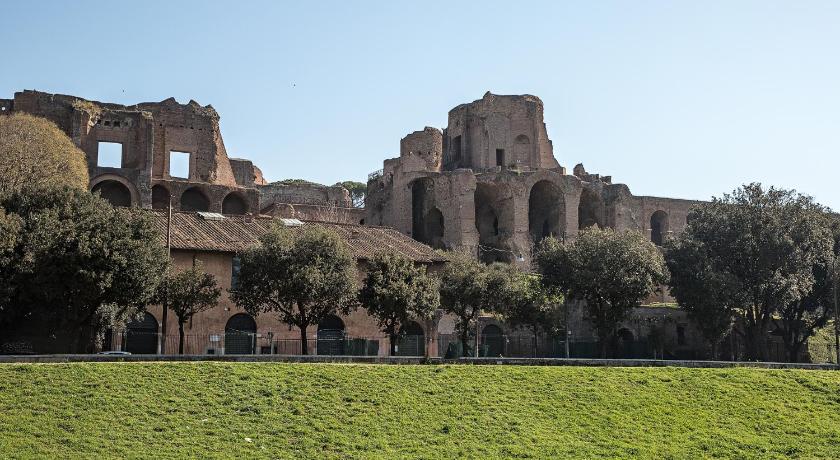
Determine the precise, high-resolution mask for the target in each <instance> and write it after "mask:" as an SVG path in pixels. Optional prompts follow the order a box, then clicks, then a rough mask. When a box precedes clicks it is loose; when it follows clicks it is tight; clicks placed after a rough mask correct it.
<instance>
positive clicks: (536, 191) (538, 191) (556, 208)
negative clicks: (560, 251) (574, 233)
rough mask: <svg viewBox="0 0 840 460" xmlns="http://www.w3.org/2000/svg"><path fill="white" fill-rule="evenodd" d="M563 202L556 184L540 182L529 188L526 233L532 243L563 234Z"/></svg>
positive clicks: (545, 181) (560, 236) (564, 206)
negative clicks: (528, 234) (527, 232)
mask: <svg viewBox="0 0 840 460" xmlns="http://www.w3.org/2000/svg"><path fill="white" fill-rule="evenodd" d="M565 208H566V205H565V200H564V199H563V192H562V190H560V187H559V186H557V184H554V183H552V182H549V181H547V180H541V181H539V182H537V183H536V184H534V186H533V187H531V193H530V195H529V196H528V231H529V233H530V234H531V239H532V240H533V241H534V243H539V242H540V241H541V240H542V239H543V238H547V237H549V236H553V237H555V238H562V237H563V236H564V233H565V222H564V219H565Z"/></svg>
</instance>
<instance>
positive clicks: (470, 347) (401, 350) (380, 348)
mask: <svg viewBox="0 0 840 460" xmlns="http://www.w3.org/2000/svg"><path fill="white" fill-rule="evenodd" d="M160 337H161V335H160V334H159V333H155V332H151V331H137V330H127V331H120V332H115V333H111V334H106V335H105V337H104V340H103V341H102V342H101V343H99V344H98V346H97V347H96V349H97V350H104V351H125V352H130V353H132V354H167V355H175V354H178V348H179V347H178V345H179V340H180V339H179V336H178V335H177V334H167V336H166V337H165V340H163V342H162V343H161V344H160V345H161V346H162V349H159V341H160ZM427 339H428V338H427V337H425V336H421V335H418V336H403V337H401V338H400V339H399V341H398V342H397V344H396V352H395V353H394V355H395V356H427V352H428V356H430V357H439V358H446V359H456V358H460V357H484V358H488V357H489V358H494V357H505V358H565V357H567V355H566V348H567V345H566V343H565V342H564V341H563V340H562V338H561V337H547V336H538V337H536V338H535V337H533V336H530V335H485V336H482V337H479V340H478V353H476V348H475V347H476V341H475V337H471V338H470V340H469V341H468V343H467V349H466V350H464V349H463V347H462V344H461V342H460V338H459V337H458V336H457V335H455V334H439V335H437V337H436V339H437V340H436V342H437V343H436V344H433V343H432V341H427ZM306 344H307V354H309V355H322V356H323V355H326V356H389V355H390V350H389V341H388V338H386V337H381V336H380V337H352V336H348V335H344V334H320V335H319V336H317V337H310V338H308V339H307V342H306ZM427 347H430V348H427ZM78 351H79V350H76V349H73V348H71V347H70V346H69V345H68V343H67V342H58V341H56V340H54V339H50V338H47V337H16V338H6V340H3V338H0V354H4V355H10V354H21V355H27V354H29V355H33V354H66V353H75V352H78ZM184 354H191V355H214V354H216V355H222V354H224V355H256V354H260V355H286V356H292V355H301V354H303V352H302V347H301V341H300V339H299V338H280V337H276V336H274V335H273V334H271V333H266V334H257V333H253V332H246V331H228V332H219V333H210V334H185V336H184ZM607 355H608V357H611V358H624V359H666V360H668V359H677V360H715V359H717V360H724V361H729V360H734V361H743V360H744V359H745V356H744V349H743V345H742V344H740V343H739V342H738V341H735V342H730V343H723V344H721V347H720V349H719V350H718V356H716V357H713V356H710V355H708V354H707V353H706V352H704V351H701V350H692V349H668V348H663V347H662V346H659V347H656V346H653V345H652V344H651V343H649V342H647V341H633V342H624V343H619V344H618V345H617V347H615V348H612V347H610V348H608V353H607ZM836 356H837V355H836V349H835V346H834V344H833V343H828V342H816V341H815V342H814V343H809V344H808V345H807V347H805V348H803V350H802V353H801V355H800V358H799V359H798V361H799V362H811V363H836V359H837V358H836ZM568 357H569V358H576V359H590V358H600V357H601V353H600V345H599V343H598V342H594V341H570V342H569V343H568ZM766 361H769V362H786V361H788V360H787V354H786V350H785V348H784V345H783V344H782V343H779V342H768V344H767V356H766Z"/></svg>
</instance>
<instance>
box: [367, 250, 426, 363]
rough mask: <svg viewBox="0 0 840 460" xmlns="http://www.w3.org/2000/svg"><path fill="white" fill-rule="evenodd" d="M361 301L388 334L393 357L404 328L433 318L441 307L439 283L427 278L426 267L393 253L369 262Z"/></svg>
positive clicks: (376, 257) (383, 254) (378, 255)
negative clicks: (410, 322) (415, 322)
mask: <svg viewBox="0 0 840 460" xmlns="http://www.w3.org/2000/svg"><path fill="white" fill-rule="evenodd" d="M359 300H360V303H361V304H362V305H363V306H364V307H365V309H366V310H367V312H368V314H369V315H371V316H372V317H374V318H376V320H377V322H378V324H379V327H380V329H381V330H382V332H384V333H386V334H388V338H389V340H390V342H391V356H393V355H395V354H396V351H397V350H396V346H397V339H398V338H399V336H400V332H401V329H402V327H403V326H404V325H405V324H407V323H408V322H409V321H410V320H411V319H412V318H421V319H427V318H431V317H432V315H433V314H434V312H435V310H436V309H437V308H438V306H439V304H440V297H439V294H438V283H437V279H435V278H433V277H431V276H428V275H427V274H426V267H424V266H422V265H415V264H414V263H413V262H412V261H410V260H409V259H407V258H405V257H402V256H400V255H397V254H393V253H379V254H377V255H376V256H374V258H373V259H372V260H370V261H369V262H368V272H367V277H366V278H365V281H364V283H363V285H362V289H361V290H360V291H359Z"/></svg>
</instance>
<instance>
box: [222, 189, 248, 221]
mask: <svg viewBox="0 0 840 460" xmlns="http://www.w3.org/2000/svg"><path fill="white" fill-rule="evenodd" d="M222 214H237V215H243V214H248V205H247V204H245V200H243V199H242V197H241V196H240V195H239V194H238V193H236V192H231V193H228V195H227V196H226V197H225V199H224V200H222Z"/></svg>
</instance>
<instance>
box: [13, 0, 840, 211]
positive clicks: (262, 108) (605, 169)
mask: <svg viewBox="0 0 840 460" xmlns="http://www.w3.org/2000/svg"><path fill="white" fill-rule="evenodd" d="M0 11H1V12H2V14H0V16H2V21H0V22H2V26H0V68H2V70H0V97H12V94H13V93H14V92H15V91H20V90H22V89H24V88H25V89H38V90H42V91H49V92H56V93H64V94H74V95H78V96H82V97H85V98H88V99H95V100H101V101H109V102H118V103H124V104H132V103H136V102H142V101H160V100H163V99H166V98H167V97H170V96H173V97H175V98H176V99H177V100H178V101H180V102H182V103H183V102H187V101H189V100H190V99H195V100H196V101H198V102H200V103H201V104H208V103H209V104H212V105H213V106H214V107H215V108H216V109H217V110H218V111H219V113H220V114H221V116H222V119H221V125H222V133H223V135H224V139H225V144H226V146H227V149H228V153H229V154H230V155H231V156H234V157H245V158H250V159H252V160H254V162H255V163H257V164H258V165H259V166H260V167H261V168H262V170H263V172H264V173H265V175H266V177H267V178H268V179H270V180H278V179H283V178H305V179H309V180H313V181H317V182H322V183H334V182H336V181H338V180H343V179H355V180H364V179H365V177H366V175H367V173H368V172H371V171H373V170H376V169H378V168H380V167H381V165H382V160H383V159H385V158H390V157H394V156H397V155H398V154H399V140H400V138H401V137H403V136H404V135H405V134H407V133H409V132H411V131H414V130H417V129H422V128H423V127H424V126H436V127H440V128H442V127H444V126H445V123H446V115H447V112H448V110H449V109H450V108H452V107H454V106H455V105H457V104H460V103H463V102H469V101H472V100H475V99H478V98H480V97H481V96H482V95H483V94H484V92H485V91H488V90H490V91H492V92H494V93H497V94H521V93H529V94H535V95H537V96H539V97H540V98H542V100H543V102H544V103H545V117H546V120H545V121H546V123H547V125H548V132H549V136H550V137H551V138H552V140H553V141H554V153H555V155H556V156H557V158H558V160H559V161H560V163H561V164H562V165H564V166H566V167H568V168H569V169H571V167H572V166H574V165H575V164H576V163H580V162H583V163H584V165H585V166H586V168H587V170H589V171H590V172H597V173H601V174H605V175H612V176H613V180H614V181H615V182H622V183H626V184H628V185H629V186H630V189H631V190H632V191H633V192H634V193H636V194H644V195H658V196H672V197H681V198H696V199H706V198H709V197H710V196H713V195H714V196H719V195H720V194H722V193H724V192H728V191H730V190H732V189H733V188H735V187H737V186H738V185H740V184H742V183H745V182H751V181H760V182H763V183H765V184H773V185H777V186H781V187H786V188H795V189H797V190H799V191H800V192H803V193H807V194H810V195H812V196H814V197H815V198H816V199H817V200H818V201H820V202H821V203H823V204H826V205H829V206H831V207H833V208H835V209H840V187H838V185H837V181H836V180H835V177H836V174H837V172H838V171H840V26H838V24H840V2H837V1H815V0H811V1H807V2H792V1H786V2H777V1H770V0H762V1H732V0H728V1H709V0H706V1H702V2H697V1H694V2H688V1H662V2H658V1H623V2H609V1H598V2H589V1H579V2H557V1H548V2H520V1H516V2H513V1H509V0H508V1H503V2H493V1H481V2H478V1H475V2H466V1H464V2H436V1H423V2H414V3H409V2H399V1H383V2H365V1H358V2H349V1H341V2H338V1H336V2H326V1H323V2H316V1H310V2H277V1H273V2H256V1H252V2H237V3H234V2H211V1H195V2H188V1H177V2H156V1H144V2H80V1H75V2H57V1H56V2H48V1H39V2H28V1H18V2H14V3H12V2H4V3H3V6H2V9H0Z"/></svg>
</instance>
